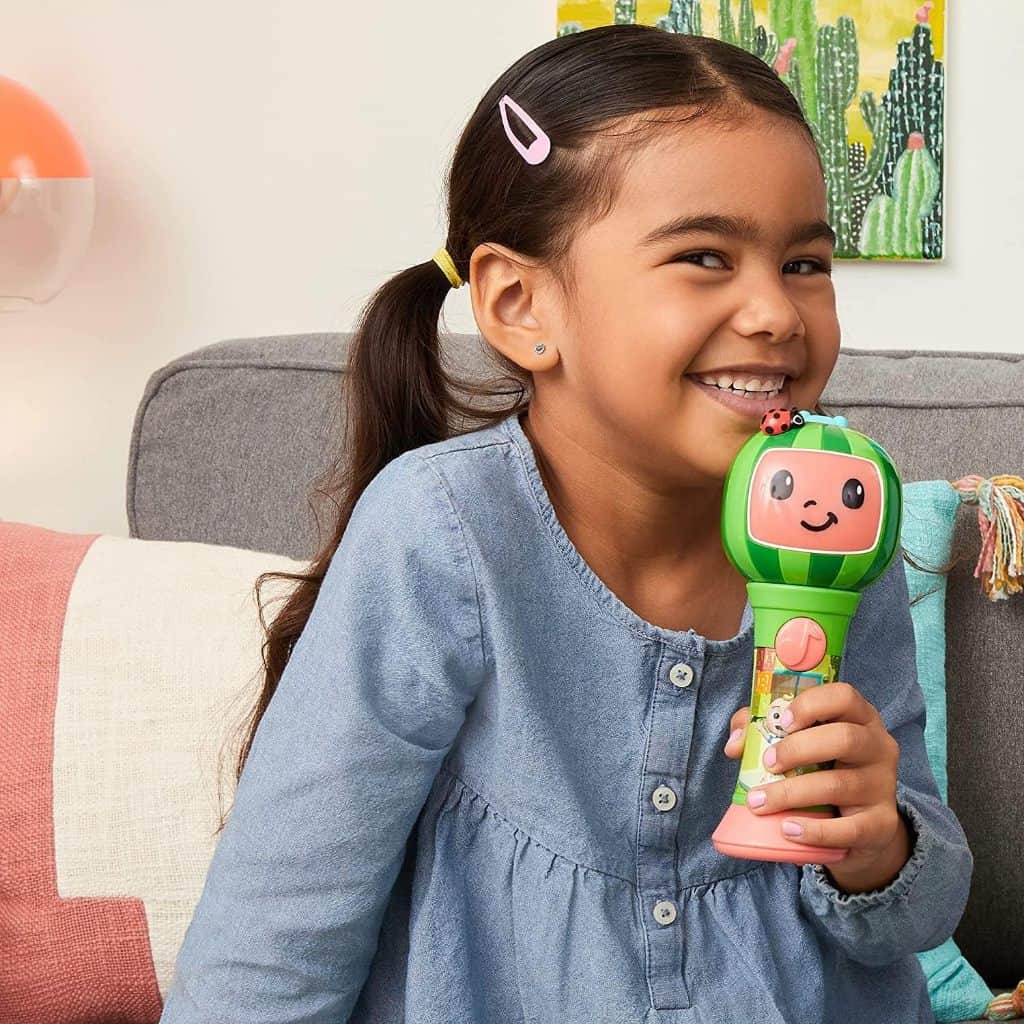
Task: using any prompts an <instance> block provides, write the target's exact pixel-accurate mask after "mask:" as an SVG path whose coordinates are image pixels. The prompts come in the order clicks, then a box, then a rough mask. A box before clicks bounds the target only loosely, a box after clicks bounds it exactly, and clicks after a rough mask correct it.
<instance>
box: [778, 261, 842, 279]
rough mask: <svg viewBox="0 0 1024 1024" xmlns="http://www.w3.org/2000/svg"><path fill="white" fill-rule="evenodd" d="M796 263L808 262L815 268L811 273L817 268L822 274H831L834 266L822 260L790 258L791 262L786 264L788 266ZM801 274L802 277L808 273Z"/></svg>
mask: <svg viewBox="0 0 1024 1024" xmlns="http://www.w3.org/2000/svg"><path fill="white" fill-rule="evenodd" d="M796 263H807V264H808V265H809V266H811V267H812V268H813V269H812V271H811V273H813V272H814V271H815V270H816V271H818V272H819V273H822V274H828V275H829V276H831V275H832V266H831V265H830V264H827V263H822V262H821V261H820V260H790V261H789V263H787V264H786V266H787V267H788V266H790V265H791V264H796ZM800 276H801V277H806V276H807V275H806V274H802V275H800Z"/></svg>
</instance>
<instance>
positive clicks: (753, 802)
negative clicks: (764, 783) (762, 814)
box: [747, 789, 768, 807]
mask: <svg viewBox="0 0 1024 1024" xmlns="http://www.w3.org/2000/svg"><path fill="white" fill-rule="evenodd" d="M767 799H768V794H767V793H766V792H765V791H764V790H763V789H755V790H754V791H753V792H752V793H750V794H749V795H748V796H747V803H748V804H750V806H751V807H760V806H761V805H762V804H763V803H764V802H765V800H767Z"/></svg>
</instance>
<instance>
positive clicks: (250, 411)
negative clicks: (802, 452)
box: [127, 333, 1024, 987]
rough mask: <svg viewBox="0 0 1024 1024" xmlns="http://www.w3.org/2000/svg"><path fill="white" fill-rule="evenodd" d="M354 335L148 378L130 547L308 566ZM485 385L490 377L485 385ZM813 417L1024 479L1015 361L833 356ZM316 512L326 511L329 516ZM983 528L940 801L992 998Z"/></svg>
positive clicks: (1000, 742)
mask: <svg viewBox="0 0 1024 1024" xmlns="http://www.w3.org/2000/svg"><path fill="white" fill-rule="evenodd" d="M349 338H350V335H349V334H331V333H319V334H297V335H283V336H276V337H275V336H271V337H262V338H240V339H232V340H226V341H220V342H217V343H215V344H212V345H207V346H204V347H202V348H199V349H197V350H195V351H193V352H189V353H187V354H185V355H183V356H180V357H179V358H177V359H175V360H173V361H172V362H170V363H168V364H167V365H166V366H164V367H162V368H160V369H159V370H157V371H156V372H155V373H154V374H153V375H152V376H151V377H150V379H149V381H148V383H147V385H146V389H145V393H144V395H143V397H142V401H141V402H140V405H139V409H138V412H137V415H136V420H135V427H134V431H133V434H132V443H131V452H130V457H129V468H128V490H127V504H128V523H129V528H130V531H131V535H132V536H133V537H145V538H154V539H164V540H192V541H204V542H208V543H214V544H230V545H237V546H239V547H243V548H254V549H258V550H264V551H277V552H281V553H282V554H286V555H289V556H291V557H292V558H309V557H310V556H311V555H312V554H313V551H314V548H315V547H316V546H317V537H316V520H315V518H314V515H313V514H312V510H311V509H310V507H309V505H308V504H307V499H309V498H311V497H313V495H312V490H313V485H314V483H315V482H316V481H317V480H318V479H319V478H320V476H321V474H323V473H324V472H325V471H326V470H327V469H328V468H329V466H330V463H331V462H332V461H333V460H335V459H337V458H338V457H339V455H340V454H341V452H342V445H343V438H342V436H341V430H340V424H341V423H343V420H342V419H341V411H342V410H341V406H340V401H339V397H338V392H339V387H340V376H341V374H342V373H343V371H344V366H345V354H346V350H347V346H348V342H349ZM487 351H488V348H487V346H486V344H485V343H484V342H483V341H482V340H481V339H480V338H479V337H478V336H477V335H472V334H471V335H453V336H451V337H450V338H449V339H448V340H447V343H446V357H447V358H446V362H447V364H448V365H449V367H450V369H451V370H452V371H453V372H455V373H460V372H461V373H465V374H467V375H469V376H471V377H473V378H475V379H476V378H482V377H484V376H488V375H491V374H493V373H494V367H493V364H491V365H490V366H489V365H488V363H487V362H486V359H485V356H486V353H487ZM495 375H497V374H495ZM822 404H823V406H824V408H825V410H826V411H827V412H828V413H831V414H841V415H845V416H847V417H848V419H849V421H850V425H851V426H852V427H854V428H856V429H858V430H862V431H863V432H864V433H866V434H868V435H870V436H871V437H873V438H875V439H877V440H878V442H879V443H880V444H882V446H883V447H884V448H885V449H886V450H887V451H888V452H889V454H890V455H891V456H892V458H893V460H894V461H895V463H896V466H897V469H898V470H899V472H900V475H901V477H902V478H903V479H904V480H905V481H914V480H936V479H945V480H955V479H958V478H959V477H962V476H966V475H968V474H971V473H976V474H978V475H980V476H985V477H988V476H994V475H996V474H1000V473H1012V474H1016V475H1021V474H1022V473H1024V355H1018V354H1013V353H997V352H992V353H985V352H932V351H914V350H889V351H869V350H858V349H843V350H842V351H841V352H840V355H839V359H838V362H837V364H836V367H835V370H834V372H833V375H832V377H831V379H830V381H829V384H828V387H827V388H826V390H825V393H824V395H823V396H822ZM320 511H321V515H323V514H326V515H328V516H329V515H330V511H331V506H330V504H329V503H327V502H325V503H324V504H323V506H322V510H320ZM978 545H979V539H978V528H977V525H976V520H975V518H974V516H973V515H972V514H971V513H970V511H969V510H967V509H964V510H963V511H962V512H961V514H960V516H959V519H958V522H957V527H956V533H955V537H954V552H955V553H959V554H961V555H962V556H963V561H962V562H961V563H960V564H959V565H958V566H957V567H956V568H955V570H954V571H953V573H952V574H951V576H950V579H949V587H948V596H947V612H946V614H947V623H948V630H947V637H948V655H947V679H948V686H949V703H948V727H949V802H950V806H951V807H952V808H953V810H954V811H955V812H956V814H957V816H958V817H959V819H960V821H961V823H962V824H963V826H964V829H965V831H966V833H967V836H968V839H969V840H970V844H971V850H972V852H973V853H974V858H975V870H974V885H973V889H972V894H971V900H970V902H969V904H968V907H967V910H966V912H965V914H964V917H963V920H962V921H961V923H960V926H959V928H958V929H957V931H956V933H955V935H954V938H955V939H956V942H957V944H958V945H959V946H960V948H961V949H962V950H963V952H964V955H965V956H966V957H967V958H968V959H969V960H970V961H971V963H973V964H974V965H975V966H976V967H977V968H978V969H979V970H980V971H981V973H982V975H983V976H984V978H985V980H986V981H987V982H988V983H989V984H990V985H992V986H993V987H998V986H1000V985H1001V986H1004V987H1010V986H1013V985H1015V984H1016V983H1017V982H1018V981H1019V980H1020V973H1019V972H1020V963H1019V957H1018V955H1017V951H1018V950H1020V949H1024V860H1022V859H1021V858H1020V857H1019V856H1018V854H1017V841H1016V835H1017V833H1016V831H1015V830H1014V824H1015V823H1019V822H1020V819H1021V815H1022V802H1021V795H1020V792H1019V789H1018V780H1020V779H1021V778H1024V744H1022V743H1021V742H1020V738H1019V723H1020V721H1022V720H1024V687H1022V685H1021V667H1020V666H1021V664H1022V663H1024V599H1019V598H1018V599H1011V600H1009V601H1001V602H998V603H997V604H992V603H991V602H989V601H988V600H986V599H985V597H984V596H983V595H982V594H981V591H980V587H979V581H978V580H977V579H975V578H974V577H973V576H972V572H973V570H974V564H975V561H976V559H977V556H978Z"/></svg>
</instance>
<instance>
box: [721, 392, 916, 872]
mask: <svg viewBox="0 0 1024 1024" xmlns="http://www.w3.org/2000/svg"><path fill="white" fill-rule="evenodd" d="M902 523H903V487H902V484H901V482H900V478H899V475H898V473H897V472H896V467H895V466H894V465H893V462H892V459H890V457H889V455H888V454H887V453H886V452H885V450H884V449H883V448H882V447H881V446H880V445H879V444H878V443H877V442H875V441H872V440H871V438H869V437H867V436H866V435H864V434H862V433H860V432H859V431H856V430H852V429H850V428H849V427H848V425H847V420H846V418H845V417H844V416H816V415H814V414H813V413H810V412H808V411H806V410H798V409H797V408H796V407H793V408H792V409H770V410H769V411H768V412H767V413H765V415H764V416H763V417H762V419H761V426H760V429H759V430H758V432H757V433H756V434H754V435H753V436H752V437H751V438H750V439H749V440H748V441H747V442H746V443H745V444H744V445H743V447H742V448H741V449H740V450H739V452H738V454H737V455H736V458H735V459H734V460H733V462H732V464H731V465H730V467H729V471H728V473H727V474H726V478H725V484H724V488H723V493H722V546H723V548H724V549H725V553H726V555H727V556H728V558H729V561H730V562H732V564H733V565H734V566H735V567H736V569H737V571H738V572H740V573H741V574H742V575H743V576H744V577H746V579H747V581H748V582H747V594H748V596H749V598H750V606H751V609H752V610H753V613H754V673H753V681H752V684H751V695H750V721H749V723H748V724H747V731H746V737H745V740H744V745H743V756H742V757H741V759H740V770H739V778H738V780H737V783H736V788H735V789H734V790H733V795H732V802H731V803H730V805H729V808H728V810H727V811H726V812H725V815H724V816H723V818H722V820H721V822H720V823H719V825H718V828H716V829H715V831H714V833H713V834H712V837H711V841H712V843H713V844H714V846H715V849H716V850H718V851H719V853H724V854H728V855H730V856H732V857H744V858H747V859H749V860H770V861H787V862H789V863H792V864H808V863H819V864H830V863H834V862H835V861H839V860H842V859H843V857H845V856H846V854H847V853H848V852H849V851H848V850H843V849H836V848H832V847H822V846H813V845H811V844H808V843H794V842H791V841H789V840H787V839H786V838H785V837H784V836H783V835H782V831H781V825H782V820H783V818H786V817H790V816H791V815H793V814H794V813H796V814H800V815H803V816H806V817H809V818H832V817H835V816H836V814H837V813H838V812H837V810H836V808H835V807H832V806H829V805H820V806H815V807H800V808H788V809H787V810H785V811H779V812H777V813H775V814H763V815H757V814H754V813H753V811H751V810H750V809H749V808H748V807H747V792H748V790H750V789H751V787H755V786H760V785H764V784H765V783H770V782H776V781H778V780H780V779H783V778H786V777H787V776H795V775H804V774H806V773H808V772H813V771H818V770H819V769H821V768H831V767H832V765H833V764H834V762H825V763H823V764H818V765H800V766H798V767H796V768H792V769H790V770H789V771H787V772H785V773H783V774H782V775H776V774H773V773H772V772H770V771H768V769H766V768H765V767H764V762H763V760H762V758H763V757H764V753H765V751H766V750H767V749H768V747H769V746H770V745H771V744H772V743H776V742H778V741H779V740H781V739H782V738H783V737H784V736H785V735H786V731H785V729H784V728H783V727H782V726H781V725H780V723H779V719H780V717H781V716H782V713H783V711H785V709H786V707H787V705H788V704H789V702H790V701H791V700H793V699H794V698H795V697H796V696H797V694H799V693H801V692H803V691H804V690H806V689H807V688H808V687H811V686H820V685H822V684H824V683H831V682H834V681H835V679H836V678H837V677H838V674H839V665H840V661H841V659H842V654H843V648H844V646H845V643H846V632H847V627H848V626H849V623H850V619H851V618H852V617H853V613H854V612H855V611H856V610H857V605H858V604H860V597H861V594H860V592H861V590H863V589H864V588H865V587H866V586H868V584H870V583H871V582H873V581H874V580H876V579H877V578H878V577H879V576H881V575H882V574H883V573H884V572H885V571H886V569H887V568H888V567H889V565H890V563H891V562H892V560H893V558H894V556H895V555H896V553H897V551H898V550H899V543H900V530H901V527H902Z"/></svg>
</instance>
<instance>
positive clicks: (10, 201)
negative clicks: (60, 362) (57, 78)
mask: <svg viewBox="0 0 1024 1024" xmlns="http://www.w3.org/2000/svg"><path fill="white" fill-rule="evenodd" d="M94 208H95V190H94V184H93V178H92V172H91V171H90V168H89V163H88V161H87V159H86V156H85V153H84V151H83V150H82V147H81V146H80V145H79V144H78V142H77V141H76V140H75V137H74V135H72V134H71V130H70V129H69V128H68V126H67V124H65V122H64V121H63V119H62V118H61V116H60V115H59V114H58V113H57V111H56V110H54V109H53V107H51V106H50V105H49V104H48V103H46V102H45V100H43V99H41V98H40V97H39V96H37V95H36V94H35V93H34V92H32V91H31V90H29V89H26V88H25V86H23V85H21V84H19V83H18V82H16V81H14V80H13V79H11V78H5V77H4V76H2V75H0V311H13V310H19V309H31V308H32V307H33V306H36V305H40V304H42V303H44V302H48V301H49V300H50V299H52V298H53V297H54V295H56V294H57V293H58V292H59V291H60V290H61V289H62V288H63V287H64V285H65V284H66V283H67V281H68V278H69V277H70V276H71V274H72V273H73V272H74V269H75V267H76V266H77V265H78V263H79V261H80V259H81V257H82V255H83V253H84V252H85V249H86V246H87V245H88V242H89V235H90V233H91V232H92V222H93V211H94Z"/></svg>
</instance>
